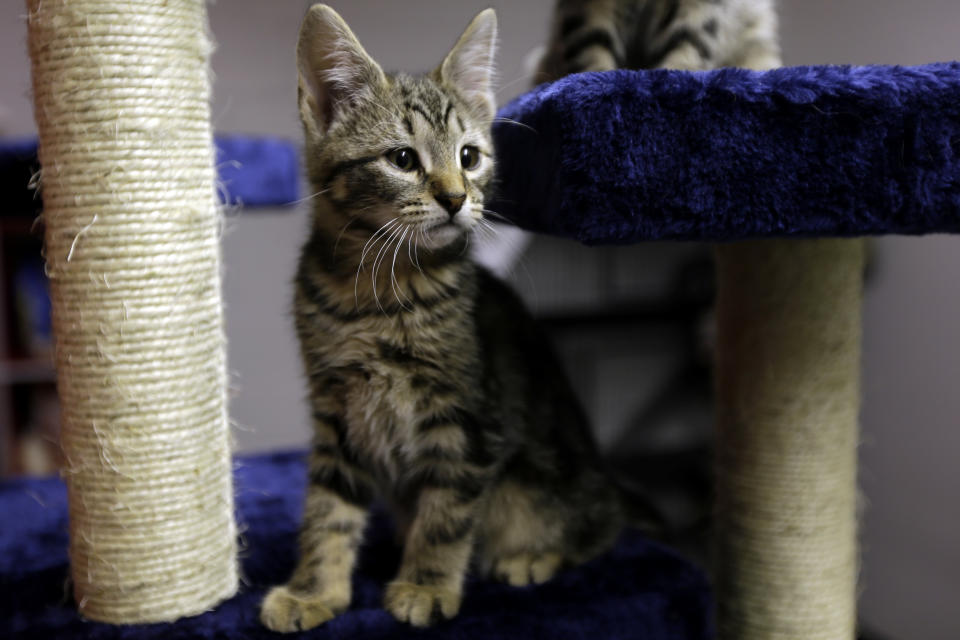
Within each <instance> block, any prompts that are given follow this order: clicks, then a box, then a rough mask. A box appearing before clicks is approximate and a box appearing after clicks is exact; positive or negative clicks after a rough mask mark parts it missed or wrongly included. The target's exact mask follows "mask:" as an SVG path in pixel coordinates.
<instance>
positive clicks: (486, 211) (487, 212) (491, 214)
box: [480, 209, 517, 226]
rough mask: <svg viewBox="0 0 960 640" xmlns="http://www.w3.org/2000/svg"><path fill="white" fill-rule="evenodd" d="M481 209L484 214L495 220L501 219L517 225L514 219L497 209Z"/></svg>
mask: <svg viewBox="0 0 960 640" xmlns="http://www.w3.org/2000/svg"><path fill="white" fill-rule="evenodd" d="M480 211H482V212H483V215H485V216H487V217H488V218H493V219H494V220H500V221H501V222H506V223H507V224H509V225H513V226H517V225H516V223H514V222H513V220H511V219H510V218H507V217H506V216H502V215H500V214H499V213H497V212H496V211H492V210H490V209H481V210H480Z"/></svg>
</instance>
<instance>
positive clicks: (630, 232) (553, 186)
mask: <svg viewBox="0 0 960 640" xmlns="http://www.w3.org/2000/svg"><path fill="white" fill-rule="evenodd" d="M499 115H500V116H501V118H502V119H501V120H500V121H499V122H498V123H497V124H496V125H495V129H494V132H495V141H496V146H497V159H498V161H499V163H500V164H499V175H500V177H501V188H500V196H499V200H498V202H496V203H494V204H493V205H492V207H491V208H492V209H493V210H495V211H497V212H499V213H501V214H503V215H505V216H507V217H509V218H511V219H512V220H515V221H516V222H517V223H518V224H520V225H521V226H523V227H526V228H528V229H532V230H536V231H543V232H548V233H553V234H556V235H561V236H567V237H571V238H575V239H577V240H580V241H582V242H585V243H590V244H600V243H630V242H637V241H642V240H660V239H675V240H718V241H723V240H737V239H743V238H749V237H764V236H860V235H878V234H923V233H932V232H957V231H960V64H958V63H956V62H952V63H939V64H930V65H924V66H919V67H888V66H868V67H848V66H833V67H791V68H782V69H776V70H773V71H766V72H755V71H746V70H742V69H722V70H718V71H708V72H695V73H694V72H682V71H664V70H656V71H612V72H605V73H585V74H578V75H574V76H568V77H567V78H564V79H562V80H560V81H558V82H556V83H553V84H549V85H542V86H540V87H538V88H536V89H534V90H533V91H531V92H529V93H527V94H525V95H523V96H521V97H519V98H517V99H516V100H515V101H513V102H512V103H510V104H509V105H507V106H506V107H504V108H503V109H502V110H501V111H500V114H499ZM504 119H509V121H507V120H504ZM517 123H519V124H517Z"/></svg>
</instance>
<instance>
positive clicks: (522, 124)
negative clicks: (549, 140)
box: [493, 116, 540, 135]
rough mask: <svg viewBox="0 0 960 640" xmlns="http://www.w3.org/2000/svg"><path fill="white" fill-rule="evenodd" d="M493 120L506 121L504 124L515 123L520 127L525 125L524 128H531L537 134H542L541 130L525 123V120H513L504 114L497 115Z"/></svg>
mask: <svg viewBox="0 0 960 640" xmlns="http://www.w3.org/2000/svg"><path fill="white" fill-rule="evenodd" d="M493 121H494V122H502V123H504V124H515V125H517V126H518V127H523V128H524V129H529V130H530V131H533V132H534V133H535V134H537V135H540V132H539V131H537V130H536V129H534V128H533V127H531V126H530V125H528V124H525V123H523V122H517V121H516V120H511V119H510V118H505V117H503V116H497V117H496V118H494V119H493Z"/></svg>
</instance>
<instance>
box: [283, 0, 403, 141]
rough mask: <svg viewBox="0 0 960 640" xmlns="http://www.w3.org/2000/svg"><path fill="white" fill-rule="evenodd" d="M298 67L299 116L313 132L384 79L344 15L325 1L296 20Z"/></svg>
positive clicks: (323, 130) (320, 130) (322, 131)
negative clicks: (299, 19)
mask: <svg viewBox="0 0 960 640" xmlns="http://www.w3.org/2000/svg"><path fill="white" fill-rule="evenodd" d="M297 69H298V71H299V73H300V78H299V87H298V94H299V101H300V118H301V119H302V120H303V125H304V127H306V128H307V130H308V132H311V133H314V134H316V135H318V136H323V135H324V134H326V132H327V130H328V129H329V128H330V125H331V124H332V123H333V121H334V120H335V119H336V118H337V116H338V115H340V113H342V111H343V110H344V109H346V108H348V107H350V106H353V105H355V104H356V103H357V102H359V101H361V100H363V98H364V97H366V96H368V95H369V94H370V93H371V91H372V90H373V88H374V87H376V86H379V85H381V84H383V83H384V82H385V81H386V80H385V76H384V74H383V70H382V69H381V68H380V66H379V65H378V64H377V63H376V62H374V61H373V59H372V58H371V57H370V56H369V55H367V52H366V51H364V50H363V47H362V46H360V42H359V41H358V40H357V37H356V36H355V35H353V32H352V31H350V27H348V26H347V23H346V22H344V21H343V18H341V17H340V16H339V15H338V14H337V12H336V11H334V10H333V9H331V8H330V7H328V6H326V5H324V4H315V5H313V6H312V7H310V10H309V11H308V12H307V15H306V17H304V19H303V24H302V25H301V26H300V38H299V40H298V41H297Z"/></svg>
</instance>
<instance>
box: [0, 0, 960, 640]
mask: <svg viewBox="0 0 960 640" xmlns="http://www.w3.org/2000/svg"><path fill="white" fill-rule="evenodd" d="M331 4H332V5H333V6H334V7H336V8H337V10H338V11H341V13H342V14H343V15H344V16H345V17H346V19H347V20H348V22H349V23H350V24H351V26H352V27H353V28H354V30H355V31H356V33H357V34H358V36H359V37H360V39H361V41H362V42H363V43H364V44H365V46H366V47H367V48H368V50H369V51H370V53H371V54H372V55H374V56H375V57H377V58H378V59H380V60H381V61H387V64H386V65H385V66H388V67H395V68H404V69H411V70H412V69H426V68H428V67H430V66H432V65H433V64H435V63H436V62H437V61H438V60H439V59H440V57H441V56H442V55H443V54H444V53H445V51H446V49H447V47H448V46H449V45H450V44H452V42H453V40H454V39H455V38H456V36H457V35H458V34H459V32H460V29H462V28H463V26H465V25H466V23H467V21H468V20H469V18H470V17H471V16H472V15H473V13H475V12H476V11H477V10H479V9H480V8H482V7H484V6H487V5H490V4H492V5H493V6H495V7H496V8H497V9H498V12H499V14H500V20H501V30H502V37H503V46H502V50H501V56H500V60H501V64H502V67H503V71H502V74H501V77H502V79H503V82H502V84H504V85H505V89H504V91H503V92H502V94H501V97H503V98H506V97H507V96H511V95H515V94H516V93H517V92H519V91H521V90H522V89H524V88H525V87H526V81H525V80H524V79H523V77H522V71H521V69H522V66H521V59H522V57H523V56H524V55H525V54H526V52H527V51H528V49H529V48H530V47H532V46H533V45H535V44H537V43H539V42H540V41H541V40H542V38H543V35H544V33H545V31H546V24H547V14H548V11H549V5H550V4H551V3H550V2H549V0H539V1H534V0H515V1H512V2H507V1H505V0H504V1H499V2H482V1H478V2H456V3H455V2H443V1H440V0H406V1H405V2H396V1H391V0H377V1H372V0H366V1H360V0H354V1H352V2H346V1H344V2H332V3H331ZM780 5H781V13H782V16H783V18H782V40H783V44H784V57H785V61H786V63H788V64H806V63H832V62H844V63H846V62H849V63H873V62H878V63H903V64H916V63H923V62H929V61H934V60H946V59H956V58H960V38H958V37H957V36H958V30H960V3H958V2H957V1H956V0H914V1H913V2H901V1H899V0H834V1H831V0H783V1H782V2H780ZM306 6H307V2H303V1H293V0H285V1H278V0H274V1H271V2H266V1H264V0H220V2H218V3H216V4H214V5H212V6H211V9H210V13H211V21H212V27H213V31H214V33H215V34H216V38H217V39H218V41H219V50H218V52H217V53H216V55H215V57H214V61H213V65H214V71H215V73H216V84H215V101H214V109H213V113H214V119H215V125H216V127H217V128H218V130H221V131H227V132H249V133H266V134H272V135H278V136H284V137H288V138H290V139H297V138H298V136H299V129H298V123H297V121H296V110H295V107H294V86H295V75H294V70H293V45H294V41H295V38H296V32H297V28H298V25H299V20H300V17H301V16H302V14H303V11H304V9H305V7H306ZM23 12H24V10H23V4H22V3H20V2H17V1H15V0H4V1H3V2H2V3H0V60H2V61H3V62H2V64H0V133H4V134H27V133H30V132H32V131H33V124H32V116H31V112H30V104H29V100H28V90H29V73H28V63H27V60H26V56H25V54H24V50H25V29H24V26H23V22H22V14H23ZM304 224H305V218H304V208H303V207H302V206H301V207H299V208H298V209H297V210H296V211H282V212H260V211H251V212H243V213H240V214H237V215H236V216H234V217H233V218H232V219H231V223H230V228H231V232H230V233H229V234H228V235H227V236H226V238H225V241H224V252H225V263H226V279H225V288H226V290H225V297H226V302H227V322H228V325H227V329H228V336H229V340H230V346H229V358H230V366H231V369H232V371H233V377H232V380H233V386H234V388H235V392H234V394H233V401H232V413H233V416H234V419H235V420H236V422H237V423H238V425H239V427H240V429H241V430H240V431H238V436H237V437H238V443H239V447H240V448H241V449H244V450H252V449H261V448H266V447H282V446H291V445H298V444H302V443H304V442H305V440H306V437H307V433H308V427H307V424H306V419H305V416H306V411H305V408H304V406H303V403H302V397H303V385H302V383H301V381H300V375H299V363H298V361H297V355H296V348H295V345H294V342H293V336H292V330H291V323H290V320H289V313H288V302H287V300H288V299H289V284H288V283H289V279H290V275H291V274H292V272H293V260H294V257H295V253H296V250H297V245H298V244H299V241H300V238H301V237H302V233H303V229H304ZM875 247H876V257H877V270H876V278H875V280H874V281H873V284H872V286H871V288H870V290H869V292H868V295H867V299H866V305H865V317H866V320H865V335H864V410H863V433H864V436H863V439H864V446H863V448H862V461H863V474H862V475H863V487H864V491H865V494H866V499H865V502H866V503H867V508H866V512H865V513H866V515H865V517H864V520H863V540H864V549H865V551H864V567H863V572H862V576H863V586H864V588H865V591H864V593H863V596H862V598H861V603H862V614H863V617H864V619H865V620H867V621H868V622H869V623H870V625H871V626H872V627H873V628H876V629H881V630H883V631H884V632H886V633H888V634H889V635H890V637H892V638H899V639H903V640H907V639H909V640H955V639H956V638H960V615H957V608H958V606H960V544H958V542H957V541H958V540H960V507H958V506H957V503H958V499H957V495H956V494H957V493H958V490H960V469H958V465H956V464H955V461H956V460H957V457H958V453H960V428H958V426H960V424H958V423H960V418H958V416H960V394H958V393H956V392H955V390H954V387H955V385H956V381H957V380H958V379H960V340H958V338H957V328H958V327H960V295H958V293H960V287H958V286H957V284H956V278H957V274H960V251H958V249H960V242H958V239H956V238H925V239H908V238H887V239H882V240H880V241H878V242H877V243H876V245H875Z"/></svg>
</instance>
